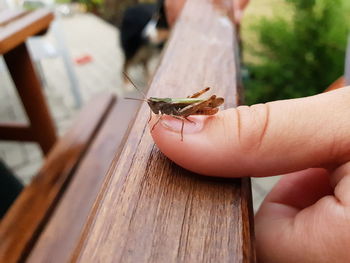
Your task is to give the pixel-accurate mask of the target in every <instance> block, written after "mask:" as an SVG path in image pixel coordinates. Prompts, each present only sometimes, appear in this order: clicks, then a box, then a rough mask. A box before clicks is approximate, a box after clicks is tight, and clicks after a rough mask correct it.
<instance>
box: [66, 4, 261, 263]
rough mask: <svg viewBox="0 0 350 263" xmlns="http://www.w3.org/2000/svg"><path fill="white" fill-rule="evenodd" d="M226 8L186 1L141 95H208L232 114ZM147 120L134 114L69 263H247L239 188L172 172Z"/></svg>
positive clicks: (244, 206)
mask: <svg viewBox="0 0 350 263" xmlns="http://www.w3.org/2000/svg"><path fill="white" fill-rule="evenodd" d="M231 3H232V1H224V3H223V5H219V6H221V8H218V5H215V6H214V5H213V4H212V1H210V0H188V1H187V3H186V5H185V8H184V10H183V13H182V14H181V17H180V19H179V21H178V23H177V25H176V27H175V29H174V31H173V33H172V37H171V40H170V41H169V43H168V45H167V48H166V52H165V54H164V56H163V59H162V62H161V64H160V66H159V68H158V70H157V72H156V74H155V76H154V78H153V81H152V84H151V87H150V90H149V94H150V95H152V96H155V97H169V96H170V97H184V96H185V95H189V94H193V93H194V92H196V91H198V90H199V89H201V88H203V87H206V86H210V87H212V92H213V93H215V94H217V95H220V96H224V97H225V99H226V105H225V106H226V107H233V106H236V105H237V102H238V101H239V93H238V92H237V90H238V85H237V83H238V75H237V72H238V70H239V69H238V68H237V66H236V65H238V63H237V61H236V59H237V54H236V52H235V51H236V50H237V47H236V46H235V43H236V42H235V29H234V26H233V25H232V23H231V22H230V20H229V19H228V18H227V15H230V14H231V11H232V9H231V6H230V4H231ZM223 7H224V8H223ZM148 114H149V110H148V107H147V105H143V106H142V107H141V110H140V113H139V114H138V117H137V119H136V121H135V123H134V126H133V128H132V130H131V133H130V135H129V137H128V140H127V142H126V145H125V147H124V149H123V152H122V154H121V156H120V158H119V159H115V163H116V165H115V166H114V167H112V168H113V169H111V170H110V171H109V175H108V176H107V180H106V181H105V183H104V187H103V188H102V192H101V194H100V195H99V197H98V199H97V200H96V202H95V205H94V208H93V210H92V211H91V214H90V218H89V220H88V222H87V224H86V226H85V230H84V232H83V235H82V236H81V240H80V242H79V244H78V245H77V248H76V251H75V254H74V256H73V258H72V259H71V261H72V262H254V261H255V256H254V247H253V228H252V221H251V219H252V218H251V215H252V209H251V200H250V196H249V195H250V189H249V187H250V185H249V179H245V180H241V179H217V178H208V177H201V176H198V175H195V174H192V173H190V172H188V171H185V170H183V169H182V168H180V167H178V166H177V165H175V164H174V163H172V162H171V161H169V160H168V159H167V158H166V157H164V155H162V154H161V153H160V152H159V150H158V149H157V147H156V146H155V145H154V144H153V141H152V139H151V136H150V134H149V129H148V127H147V120H148ZM198 158H200V156H199V157H198Z"/></svg>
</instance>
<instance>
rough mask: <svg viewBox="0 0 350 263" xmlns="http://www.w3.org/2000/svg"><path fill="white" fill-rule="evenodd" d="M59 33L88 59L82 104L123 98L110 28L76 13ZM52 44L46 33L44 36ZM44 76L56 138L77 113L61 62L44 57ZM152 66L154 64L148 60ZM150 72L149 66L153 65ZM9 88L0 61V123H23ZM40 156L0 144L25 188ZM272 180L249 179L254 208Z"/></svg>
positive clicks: (136, 75) (29, 146)
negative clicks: (100, 97)
mask: <svg viewBox="0 0 350 263" xmlns="http://www.w3.org/2000/svg"><path fill="white" fill-rule="evenodd" d="M60 28H61V29H62V31H63V32H64V39H65V42H66V46H67V47H68V50H69V53H70V54H71V56H72V58H73V59H76V58H79V57H83V56H86V55H88V56H90V57H91V61H90V62H87V63H85V64H80V65H78V64H74V69H75V72H76V75H77V77H78V81H79V89H80V91H81V94H82V97H83V101H84V102H86V101H88V100H89V99H90V98H91V97H92V96H93V95H94V94H96V93H98V92H102V91H109V92H115V93H117V94H119V95H121V94H122V93H123V91H122V90H121V88H120V87H122V79H121V76H120V72H121V66H122V61H123V58H122V53H121V51H120V49H119V48H118V40H117V39H118V32H117V30H116V28H114V27H113V26H111V25H109V24H107V23H105V22H104V21H102V20H101V19H99V18H97V17H95V16H94V15H91V14H76V15H74V16H72V17H64V18H61V20H60ZM44 39H45V40H46V41H48V42H49V43H52V44H53V45H55V44H56V42H55V38H54V36H53V34H52V32H50V31H49V33H48V34H47V36H45V37H44ZM41 63H42V68H43V72H44V74H43V75H44V76H45V87H44V92H45V95H46V97H47V100H48V104H49V107H50V110H51V112H52V115H53V117H54V121H55V124H56V127H57V129H58V132H59V134H62V133H63V132H64V131H65V130H66V129H67V128H68V127H69V125H70V124H71V122H72V118H74V116H75V114H76V113H77V109H76V108H75V106H74V101H73V97H72V93H71V91H70V89H69V85H70V82H69V80H68V77H67V74H66V71H65V68H64V65H63V62H62V58H61V57H57V58H47V59H43V60H42V61H41ZM152 64H153V65H155V64H156V61H153V63H152ZM153 67H154V66H153ZM130 74H131V77H132V78H133V79H136V82H138V83H142V82H143V81H142V70H141V69H139V68H135V69H133V71H132V72H131V73H130ZM25 120H26V116H25V114H24V112H23V110H22V108H21V105H20V102H19V100H18V98H17V94H16V92H15V89H14V87H13V83H12V81H11V79H10V77H9V75H8V72H7V70H6V67H5V66H4V63H3V61H2V60H1V61H0V121H25ZM42 157H43V156H42V154H41V151H40V149H39V148H38V146H37V145H36V144H34V143H17V142H3V141H1V142H0V159H2V160H4V161H5V163H6V164H7V165H8V166H9V167H10V168H11V169H12V170H13V171H14V173H15V174H16V175H17V176H18V177H19V178H20V179H21V180H22V181H23V182H24V183H25V184H28V183H29V182H30V181H31V179H32V177H33V176H34V175H35V174H36V173H37V171H38V169H39V168H40V167H41V165H42ZM276 179H277V178H276V177H274V178H265V179H260V178H259V179H253V192H254V206H255V209H256V208H257V207H258V206H259V204H260V203H261V201H262V199H263V198H264V196H265V195H266V193H267V192H268V191H269V189H270V188H271V186H272V185H273V184H274V183H275V182H276Z"/></svg>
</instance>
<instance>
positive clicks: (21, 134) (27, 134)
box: [0, 123, 35, 141]
mask: <svg viewBox="0 0 350 263" xmlns="http://www.w3.org/2000/svg"><path fill="white" fill-rule="evenodd" d="M0 140H16V141H34V140H35V136H34V135H33V134H32V130H31V128H30V126H29V125H28V124H21V123H0Z"/></svg>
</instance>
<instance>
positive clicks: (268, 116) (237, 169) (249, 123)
mask: <svg viewBox="0 0 350 263" xmlns="http://www.w3.org/2000/svg"><path fill="white" fill-rule="evenodd" d="M349 103H350V87H346V88H343V89H339V90H335V91H332V92H328V93H323V94H319V95H316V96H312V97H307V98H300V99H292V100H284V101H275V102H270V103H266V104H257V105H253V106H250V107H248V106H240V107H237V108H232V109H228V110H224V111H221V112H219V113H218V114H216V115H213V116H191V117H189V119H190V120H192V121H193V122H188V121H185V124H184V131H183V141H181V124H182V121H181V120H178V119H175V118H173V117H170V116H163V117H162V120H161V121H160V122H159V123H158V124H156V125H155V121H156V120H155V118H153V119H152V121H151V122H150V127H153V126H154V125H155V126H154V127H153V130H152V131H151V133H152V136H153V139H154V141H155V143H156V144H157V146H158V147H159V149H160V150H161V151H162V152H163V153H164V154H165V155H166V156H167V157H168V158H170V159H171V160H173V161H174V162H175V163H177V164H178V165H180V166H182V167H184V168H186V169H189V170H191V171H194V172H196V173H200V174H205V175H213V176H225V177H234V176H268V175H274V174H282V173H289V172H292V171H298V170H303V169H306V168H309V167H327V168H329V167H330V166H331V167H332V166H333V165H339V163H344V162H346V161H348V160H349V159H350V158H349V157H350V155H349V154H350V147H349V146H350V107H349Z"/></svg>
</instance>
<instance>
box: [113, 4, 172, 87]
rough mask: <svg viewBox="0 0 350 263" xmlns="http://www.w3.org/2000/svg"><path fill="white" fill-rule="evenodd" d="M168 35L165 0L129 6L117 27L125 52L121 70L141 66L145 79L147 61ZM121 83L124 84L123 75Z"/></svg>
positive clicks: (147, 74)
mask: <svg viewBox="0 0 350 263" xmlns="http://www.w3.org/2000/svg"><path fill="white" fill-rule="evenodd" d="M168 35H169V26H168V22H167V19H166V13H165V8H164V0H158V1H157V3H155V4H137V5H135V6H133V7H130V8H128V9H127V10H126V11H125V12H124V16H123V19H122V22H121V27H120V41H121V47H122V50H123V53H124V58H125V60H124V65H123V72H125V73H126V74H127V73H128V70H129V67H130V66H132V65H142V66H143V68H144V72H145V76H146V78H147V79H148V77H149V70H148V62H149V60H150V58H151V57H152V56H153V55H155V54H157V53H159V52H160V50H161V49H162V47H163V46H164V43H165V41H166V40H167V38H168ZM123 79H124V82H125V83H127V79H126V77H125V76H124V75H123Z"/></svg>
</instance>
